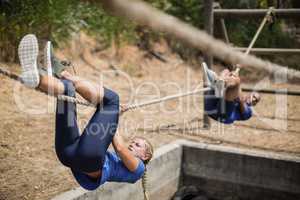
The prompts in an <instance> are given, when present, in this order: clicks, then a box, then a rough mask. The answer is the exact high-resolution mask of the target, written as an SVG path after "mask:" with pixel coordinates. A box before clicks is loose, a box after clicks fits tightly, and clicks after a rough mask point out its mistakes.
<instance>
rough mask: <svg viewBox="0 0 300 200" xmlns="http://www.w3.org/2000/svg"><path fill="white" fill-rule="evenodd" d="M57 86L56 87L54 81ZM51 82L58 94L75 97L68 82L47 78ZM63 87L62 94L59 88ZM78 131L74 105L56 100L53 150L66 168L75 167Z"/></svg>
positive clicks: (72, 87) (72, 86)
mask: <svg viewBox="0 0 300 200" xmlns="http://www.w3.org/2000/svg"><path fill="white" fill-rule="evenodd" d="M54 80H56V81H58V82H59V84H58V85H59V86H58V85H56V83H57V82H56V81H54ZM51 81H53V83H54V84H53V85H55V87H54V90H55V88H56V87H57V89H56V90H57V91H59V92H58V94H64V95H67V96H71V97H75V88H74V85H73V84H72V83H71V82H70V81H68V80H61V81H59V80H57V79H52V78H49V82H51ZM53 85H52V84H51V86H53ZM61 85H62V87H63V93H61V91H60V89H61V88H60V87H61ZM79 137H80V134H79V129H78V126H77V114H76V104H75V103H72V102H67V101H62V100H57V107H56V125H55V150H56V154H57V157H58V158H59V160H60V161H61V162H62V163H63V164H64V165H65V166H68V167H73V166H76V165H77V163H76V160H77V157H76V152H77V146H78V143H79Z"/></svg>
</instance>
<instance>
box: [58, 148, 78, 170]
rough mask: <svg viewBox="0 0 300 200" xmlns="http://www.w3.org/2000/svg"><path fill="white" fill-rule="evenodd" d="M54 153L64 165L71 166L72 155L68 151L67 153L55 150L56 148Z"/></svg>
mask: <svg viewBox="0 0 300 200" xmlns="http://www.w3.org/2000/svg"><path fill="white" fill-rule="evenodd" d="M56 155H57V158H58V160H59V161H60V162H61V163H62V164H63V165H64V166H66V167H72V166H73V164H72V163H73V162H74V156H72V155H71V154H70V153H68V152H67V151H65V150H63V151H57V150H56Z"/></svg>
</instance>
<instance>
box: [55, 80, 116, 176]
mask: <svg viewBox="0 0 300 200" xmlns="http://www.w3.org/2000/svg"><path fill="white" fill-rule="evenodd" d="M62 82H63V84H64V87H65V93H64V94H65V95H68V96H71V97H75V88H74V86H73V84H72V83H71V82H70V81H67V80H62ZM101 105H102V106H101V107H100V106H98V107H97V110H96V111H95V113H94V115H93V117H92V118H91V120H90V121H89V123H88V125H87V126H86V127H85V129H84V131H83V133H82V135H80V134H79V129H78V126H77V113H76V104H74V103H70V102H67V101H62V100H57V110H56V134H55V149H56V154H57V156H58V158H59V160H60V161H61V162H62V163H63V164H64V165H65V166H68V167H70V168H72V169H74V170H77V171H81V172H95V171H97V170H99V169H101V168H102V166H103V162H104V158H105V154H106V151H107V149H108V147H109V145H110V143H111V141H112V138H113V136H114V134H115V132H116V130H117V126H118V120H119V96H118V94H116V93H115V92H113V91H111V90H109V89H106V88H104V98H103V102H102V104H101Z"/></svg>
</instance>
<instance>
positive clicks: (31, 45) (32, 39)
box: [18, 34, 40, 88]
mask: <svg viewBox="0 0 300 200" xmlns="http://www.w3.org/2000/svg"><path fill="white" fill-rule="evenodd" d="M38 51H39V47H38V41H37V38H36V36H35V35H33V34H29V35H26V36H24V37H23V38H22V40H21V42H20V44H19V48H18V54H19V59H20V64H21V67H22V74H21V78H22V81H23V83H24V84H25V85H26V86H27V87H30V88H36V87H37V86H38V85H39V82H40V76H39V73H38V69H37V56H38Z"/></svg>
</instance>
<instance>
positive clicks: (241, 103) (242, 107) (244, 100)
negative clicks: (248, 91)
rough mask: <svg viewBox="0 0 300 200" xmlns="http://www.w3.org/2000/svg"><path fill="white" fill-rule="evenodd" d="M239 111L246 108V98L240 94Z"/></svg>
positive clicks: (242, 111)
mask: <svg viewBox="0 0 300 200" xmlns="http://www.w3.org/2000/svg"><path fill="white" fill-rule="evenodd" d="M239 101H240V112H241V113H242V114H243V113H244V112H245V110H246V99H245V98H244V97H243V96H242V95H241V94H240V97H239Z"/></svg>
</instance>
